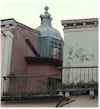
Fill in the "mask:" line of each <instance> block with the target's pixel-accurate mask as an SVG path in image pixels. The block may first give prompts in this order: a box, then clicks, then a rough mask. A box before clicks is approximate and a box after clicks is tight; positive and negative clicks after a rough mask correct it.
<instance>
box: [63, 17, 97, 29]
mask: <svg viewBox="0 0 100 109" xmlns="http://www.w3.org/2000/svg"><path fill="white" fill-rule="evenodd" d="M62 25H63V26H64V29H79V28H94V27H95V28H96V27H98V18H89V19H74V20H62Z"/></svg>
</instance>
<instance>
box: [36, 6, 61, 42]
mask: <svg viewBox="0 0 100 109" xmlns="http://www.w3.org/2000/svg"><path fill="white" fill-rule="evenodd" d="M44 9H45V12H44V15H42V14H41V15H40V18H41V25H40V26H39V27H38V28H36V29H37V30H38V31H40V34H41V35H40V37H52V38H55V39H58V40H62V37H61V35H60V32H59V31H58V30H56V29H55V28H53V27H52V24H51V21H52V17H51V15H50V14H49V13H48V9H49V7H48V6H46V7H45V8H44Z"/></svg>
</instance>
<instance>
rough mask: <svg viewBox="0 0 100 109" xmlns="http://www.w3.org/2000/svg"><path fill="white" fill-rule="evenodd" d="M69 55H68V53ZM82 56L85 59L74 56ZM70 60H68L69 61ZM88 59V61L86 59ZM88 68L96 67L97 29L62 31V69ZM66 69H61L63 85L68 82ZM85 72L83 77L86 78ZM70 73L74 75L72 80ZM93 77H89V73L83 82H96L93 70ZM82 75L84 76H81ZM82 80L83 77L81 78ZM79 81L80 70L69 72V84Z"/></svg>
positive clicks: (95, 73)
mask: <svg viewBox="0 0 100 109" xmlns="http://www.w3.org/2000/svg"><path fill="white" fill-rule="evenodd" d="M70 51H71V52H72V53H71V54H68V53H69V52H70ZM77 54H78V55H79V56H81V54H82V55H84V56H85V57H86V58H84V59H83V60H81V58H79V57H78V56H76V55H77ZM69 58H70V59H69ZM87 58H88V59H87ZM69 66H70V67H86V66H87V67H89V66H98V29H97V28H96V27H94V28H93V27H92V28H80V29H64V56H63V67H69ZM68 72H69V71H68V69H66V68H65V69H63V83H66V82H67V81H68ZM83 72H85V77H86V78H88V76H87V75H88V73H87V71H85V70H84V69H83ZM72 73H73V75H74V77H73V80H72V77H71V76H72ZM93 73H94V74H93V75H94V76H93V78H92V77H91V75H92V72H91V71H90V74H89V75H90V77H89V78H90V79H89V80H88V79H86V80H85V82H87V81H90V80H92V79H93V80H97V71H96V70H94V72H93ZM82 75H84V74H82ZM82 75H81V76H82ZM81 78H83V76H82V77H81ZM79 80H80V69H74V72H72V71H70V78H69V81H70V82H73V81H74V82H75V81H79Z"/></svg>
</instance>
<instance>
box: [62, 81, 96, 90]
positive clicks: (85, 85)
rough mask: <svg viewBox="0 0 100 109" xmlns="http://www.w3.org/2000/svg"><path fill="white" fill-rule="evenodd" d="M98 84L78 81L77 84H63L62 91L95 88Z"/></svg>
mask: <svg viewBox="0 0 100 109" xmlns="http://www.w3.org/2000/svg"><path fill="white" fill-rule="evenodd" d="M97 87H98V83H97V82H96V81H94V80H91V81H89V82H84V81H82V80H81V81H79V82H77V83H74V82H72V83H68V84H63V89H66V88H97Z"/></svg>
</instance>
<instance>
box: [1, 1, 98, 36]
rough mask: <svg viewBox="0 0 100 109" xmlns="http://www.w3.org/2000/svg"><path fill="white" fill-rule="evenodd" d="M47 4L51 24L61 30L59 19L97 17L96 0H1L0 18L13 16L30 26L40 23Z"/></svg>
mask: <svg viewBox="0 0 100 109" xmlns="http://www.w3.org/2000/svg"><path fill="white" fill-rule="evenodd" d="M44 6H49V8H50V9H49V13H50V14H51V15H52V17H53V21H52V24H53V26H54V27H55V28H56V29H58V30H59V31H60V32H61V35H62V36H63V29H62V28H63V27H62V25H61V20H67V19H79V18H95V17H97V0H1V1H0V10H1V14H0V19H6V18H15V20H16V21H18V22H21V23H23V24H25V25H27V26H30V27H32V28H36V27H37V26H39V25H40V18H39V16H40V14H41V13H43V12H44Z"/></svg>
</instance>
